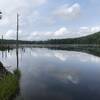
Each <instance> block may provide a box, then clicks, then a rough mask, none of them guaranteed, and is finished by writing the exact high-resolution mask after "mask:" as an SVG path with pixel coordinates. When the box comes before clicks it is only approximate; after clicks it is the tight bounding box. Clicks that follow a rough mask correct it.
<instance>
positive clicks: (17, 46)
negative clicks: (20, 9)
mask: <svg viewBox="0 0 100 100" xmlns="http://www.w3.org/2000/svg"><path fill="white" fill-rule="evenodd" d="M18 33H19V14H18V13H17V32H16V56H17V69H18V67H19V57H18V48H19V45H18Z"/></svg>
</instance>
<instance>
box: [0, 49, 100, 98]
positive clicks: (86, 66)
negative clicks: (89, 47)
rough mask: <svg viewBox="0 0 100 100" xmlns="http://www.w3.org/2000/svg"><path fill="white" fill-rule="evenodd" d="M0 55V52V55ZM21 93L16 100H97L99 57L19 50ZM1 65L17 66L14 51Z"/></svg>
mask: <svg viewBox="0 0 100 100" xmlns="http://www.w3.org/2000/svg"><path fill="white" fill-rule="evenodd" d="M0 53H1V52H0ZM17 59H19V61H20V63H19V69H20V70H21V74H22V76H21V80H20V93H21V96H20V95H19V96H18V98H16V100H19V98H23V100H33V99H35V100H56V99H57V100H99V99H100V78H99V76H100V58H99V57H97V56H93V55H90V54H86V53H81V52H75V51H62V50H49V49H40V48H26V49H25V48H22V49H19V51H18V55H17ZM3 62H4V64H10V65H11V66H12V67H11V68H10V69H9V70H14V69H15V68H16V67H14V66H16V50H13V51H9V52H7V56H6V59H3Z"/></svg>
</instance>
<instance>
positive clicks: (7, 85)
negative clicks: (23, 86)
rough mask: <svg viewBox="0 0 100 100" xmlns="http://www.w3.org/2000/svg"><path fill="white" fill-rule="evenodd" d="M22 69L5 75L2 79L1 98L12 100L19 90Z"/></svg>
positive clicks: (0, 84)
mask: <svg viewBox="0 0 100 100" xmlns="http://www.w3.org/2000/svg"><path fill="white" fill-rule="evenodd" d="M19 79H20V71H19V70H15V71H14V74H11V73H9V74H8V75H5V76H4V78H3V79H2V80H1V81H0V100H11V99H12V98H13V97H14V96H15V95H16V93H17V92H18V90H19Z"/></svg>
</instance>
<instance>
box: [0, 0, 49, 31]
mask: <svg viewBox="0 0 100 100" xmlns="http://www.w3.org/2000/svg"><path fill="white" fill-rule="evenodd" d="M46 2H47V0H0V10H1V11H2V12H3V17H2V20H0V27H2V29H4V31H7V30H6V28H5V27H8V28H9V29H11V28H12V29H14V28H16V14H17V12H19V14H20V17H21V19H23V20H21V21H20V24H21V25H26V24H27V25H28V24H30V22H33V21H34V20H36V19H37V16H38V15H39V12H38V11H36V10H35V8H36V7H39V6H40V5H43V4H45V3H46ZM30 20H31V21H30ZM8 28H7V29H8Z"/></svg>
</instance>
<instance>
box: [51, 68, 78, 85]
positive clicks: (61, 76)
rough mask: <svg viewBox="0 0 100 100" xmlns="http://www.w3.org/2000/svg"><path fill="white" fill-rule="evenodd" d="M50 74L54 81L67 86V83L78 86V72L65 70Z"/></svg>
mask: <svg viewBox="0 0 100 100" xmlns="http://www.w3.org/2000/svg"><path fill="white" fill-rule="evenodd" d="M50 73H52V74H51V76H52V75H53V77H55V78H56V79H58V80H60V81H62V82H64V83H66V84H68V83H69V82H71V83H73V84H78V83H79V71H77V70H75V69H73V70H70V69H67V70H63V71H62V70H60V71H59V70H56V71H52V72H50Z"/></svg>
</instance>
